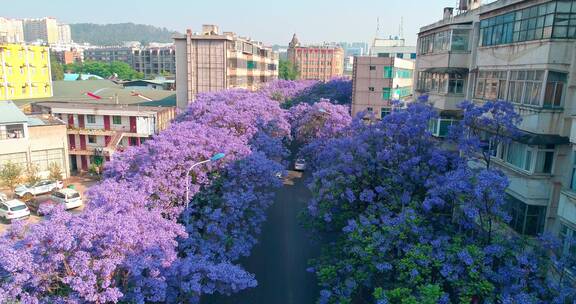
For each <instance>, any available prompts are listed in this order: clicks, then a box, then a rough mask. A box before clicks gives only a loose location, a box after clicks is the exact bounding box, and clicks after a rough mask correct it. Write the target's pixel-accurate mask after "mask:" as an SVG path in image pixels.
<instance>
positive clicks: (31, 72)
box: [0, 44, 52, 100]
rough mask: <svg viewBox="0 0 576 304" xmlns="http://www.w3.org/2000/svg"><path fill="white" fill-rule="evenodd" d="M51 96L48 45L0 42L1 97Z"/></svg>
mask: <svg viewBox="0 0 576 304" xmlns="http://www.w3.org/2000/svg"><path fill="white" fill-rule="evenodd" d="M50 96H52V76H51V72H50V52H49V51H48V48H47V47H44V46H27V45H21V44H0V100H10V99H28V98H42V97H50Z"/></svg>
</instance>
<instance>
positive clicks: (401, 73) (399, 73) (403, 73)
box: [396, 69, 412, 79]
mask: <svg viewBox="0 0 576 304" xmlns="http://www.w3.org/2000/svg"><path fill="white" fill-rule="evenodd" d="M396 78H403V79H411V78H412V70H407V69H396Z"/></svg>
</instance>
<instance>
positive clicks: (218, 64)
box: [174, 25, 278, 109]
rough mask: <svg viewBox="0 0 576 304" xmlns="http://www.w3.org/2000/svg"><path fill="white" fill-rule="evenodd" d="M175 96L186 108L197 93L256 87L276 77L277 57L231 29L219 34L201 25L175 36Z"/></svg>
mask: <svg viewBox="0 0 576 304" xmlns="http://www.w3.org/2000/svg"><path fill="white" fill-rule="evenodd" d="M174 44H175V46H176V66H177V67H178V68H177V69H176V96H177V102H178V107H179V108H181V109H184V108H186V106H187V105H188V103H189V102H191V101H193V100H194V98H195V96H196V94H198V93H203V92H213V91H219V90H224V89H229V88H243V89H249V90H255V89H257V88H259V87H260V86H261V85H262V84H264V83H266V82H268V81H272V80H275V79H277V78H278V56H277V54H276V53H274V52H273V51H272V48H270V47H266V46H264V45H263V44H262V43H261V42H257V41H253V40H251V39H249V38H242V37H238V36H236V34H234V33H232V32H224V33H222V34H220V33H219V30H218V27H217V26H215V25H204V26H203V28H202V33H198V34H194V33H192V31H191V30H188V31H187V32H186V34H185V35H178V36H175V37H174Z"/></svg>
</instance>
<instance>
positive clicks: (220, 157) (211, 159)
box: [186, 153, 226, 208]
mask: <svg viewBox="0 0 576 304" xmlns="http://www.w3.org/2000/svg"><path fill="white" fill-rule="evenodd" d="M224 156H226V154H224V153H217V154H214V156H212V157H210V158H209V159H207V160H203V161H201V162H197V163H195V164H193V165H192V166H190V168H189V169H188V170H187V171H186V208H188V203H189V201H190V171H192V170H193V169H194V168H196V167H198V166H200V165H203V164H206V163H209V162H215V161H218V160H219V159H222V158H224Z"/></svg>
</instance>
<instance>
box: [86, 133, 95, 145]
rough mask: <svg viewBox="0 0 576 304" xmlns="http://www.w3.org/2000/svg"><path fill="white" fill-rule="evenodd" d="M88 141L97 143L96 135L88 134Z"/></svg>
mask: <svg viewBox="0 0 576 304" xmlns="http://www.w3.org/2000/svg"><path fill="white" fill-rule="evenodd" d="M88 143H89V144H95V143H96V136H95V135H88Z"/></svg>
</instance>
